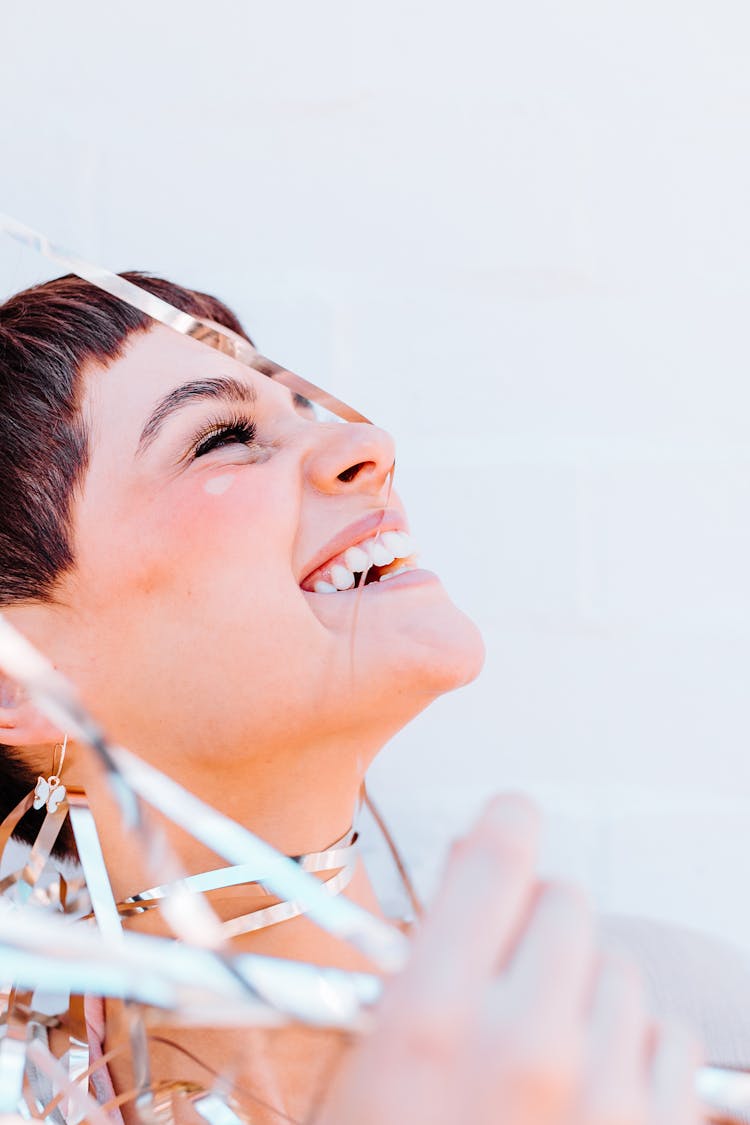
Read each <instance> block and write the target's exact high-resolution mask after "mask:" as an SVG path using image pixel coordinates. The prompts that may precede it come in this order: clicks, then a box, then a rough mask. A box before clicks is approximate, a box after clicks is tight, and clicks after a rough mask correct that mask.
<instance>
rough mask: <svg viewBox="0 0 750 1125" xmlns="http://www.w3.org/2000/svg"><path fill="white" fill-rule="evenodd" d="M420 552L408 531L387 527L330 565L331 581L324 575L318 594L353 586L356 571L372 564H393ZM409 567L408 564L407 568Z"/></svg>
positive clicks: (315, 585) (319, 581) (319, 580)
mask: <svg viewBox="0 0 750 1125" xmlns="http://www.w3.org/2000/svg"><path fill="white" fill-rule="evenodd" d="M415 553H416V546H415V544H414V542H413V540H412V539H411V538H410V537H409V536H408V535H407V534H406V532H405V531H384V532H383V534H382V535H374V536H373V537H372V538H371V539H365V540H364V541H363V542H362V543H357V545H356V546H355V547H349V548H347V550H346V551H344V552H343V554H342V555H340V556H339V557H337V559H336V561H335V562H334V563H329V565H328V567H327V576H328V579H329V580H328V581H326V580H325V579H324V578H323V577H322V576H321V577H320V578H318V579H317V580H316V582H315V584H314V586H313V589H314V590H315V593H316V594H335V593H336V591H337V590H351V588H352V587H353V586H354V583H355V581H356V579H355V577H354V576H355V574H361V573H362V572H363V571H366V570H369V568H370V567H371V566H389V565H390V564H391V563H392V562H393V560H394V559H408V558H409V556H410V555H413V554H415ZM404 569H406V568H404ZM384 577H385V575H384Z"/></svg>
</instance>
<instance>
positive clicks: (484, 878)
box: [384, 796, 539, 1032]
mask: <svg viewBox="0 0 750 1125" xmlns="http://www.w3.org/2000/svg"><path fill="white" fill-rule="evenodd" d="M538 835H539V817H538V814H537V812H536V810H535V809H534V807H533V806H532V805H531V804H530V803H529V802H528V801H527V800H526V799H524V798H521V797H515V796H513V797H499V798H496V799H495V800H493V801H492V802H491V803H490V805H489V806H488V808H487V809H486V811H485V812H484V814H483V815H482V817H481V818H480V820H479V821H478V823H477V824H476V826H475V827H474V829H473V830H472V832H471V833H470V834H469V836H468V837H466V838H465V839H464V840H463V841H462V842H461V843H460V844H459V845H457V846H456V847H455V848H454V849H453V852H452V854H451V857H450V860H449V863H448V867H447V870H446V874H445V878H444V880H443V883H442V885H441V888H440V891H439V892H438V895H437V897H436V900H435V902H434V904H433V907H432V910H431V911H430V913H429V915H428V917H427V919H426V920H425V922H424V923H423V925H422V927H421V929H420V931H419V932H418V934H417V936H416V938H415V940H414V946H413V951H412V956H411V958H410V963H409V965H408V967H407V969H406V971H405V973H404V974H403V976H402V978H401V979H400V980H399V981H397V982H396V984H397V987H395V988H394V989H392V990H390V996H391V997H393V998H396V997H397V1002H398V1004H399V1006H400V1008H401V1009H402V1011H403V1012H404V1015H405V1018H407V1019H408V1020H412V1019H413V1018H418V1019H419V1020H420V1022H421V1023H422V1024H424V1023H425V1021H427V1022H431V1024H432V1026H433V1031H435V1032H439V1029H440V1028H444V1027H446V1026H447V1027H450V1026H451V1025H453V1024H454V1023H455V1022H456V1021H457V1020H458V1021H460V1026H461V1027H463V1026H465V1023H466V1021H467V1019H470V1018H473V1016H474V1014H475V1012H476V1010H477V1007H478V1004H479V1001H480V997H481V996H482V995H483V993H484V989H485V987H486V984H487V979H488V977H490V976H494V974H495V972H496V968H497V965H498V963H499V962H502V961H503V960H505V958H506V957H507V955H508V950H509V947H510V946H511V945H512V943H513V942H514V941H515V938H516V935H517V933H518V931H519V929H520V928H521V927H522V925H523V922H524V919H525V916H526V913H527V911H528V908H529V903H530V901H531V896H532V892H533V887H534V865H535V862H536V851H537V841H538ZM394 1002H395V1000H394ZM388 1003H389V993H388V992H387V993H386V999H385V1001H384V1006H386V1007H387V1005H388Z"/></svg>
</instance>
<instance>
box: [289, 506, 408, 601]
mask: <svg viewBox="0 0 750 1125" xmlns="http://www.w3.org/2000/svg"><path fill="white" fill-rule="evenodd" d="M408 530H409V527H408V524H407V522H406V517H405V516H404V515H402V513H401V512H398V511H396V509H395V508H379V509H376V510H375V511H374V512H369V513H368V515H366V516H363V517H362V519H359V520H355V521H354V523H350V524H349V525H348V527H345V528H344V529H343V531H339V532H338V534H336V535H334V536H333V538H332V539H329V540H328V542H327V543H326V544H324V546H322V547H321V548H320V550H319V551H318V552H317V554H316V555H313V557H312V559H310V561H309V562H308V563H307V564H306V566H305V569H304V572H303V574H302V576H301V578H300V580H299V584H300V586H302V584H303V583H304V582H306V581H307V580H308V578H309V577H310V576H311V575H312V574H314V573H315V571H316V570H319V568H320V567H321V566H323V565H324V563H327V562H328V561H329V560H330V559H333V558H335V557H336V555H340V554H342V553H343V552H344V551H345V550H346V549H347V548H348V547H356V545H357V544H358V543H361V542H362V540H363V539H370V538H372V533H373V532H374V531H378V532H380V531H406V532H408ZM393 581H394V582H395V581H396V579H395V578H394V579H393Z"/></svg>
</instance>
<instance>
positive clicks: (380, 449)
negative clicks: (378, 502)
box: [305, 422, 396, 495]
mask: <svg viewBox="0 0 750 1125" xmlns="http://www.w3.org/2000/svg"><path fill="white" fill-rule="evenodd" d="M316 430H317V433H316V435H315V444H314V446H313V447H312V448H311V449H310V451H309V453H308V455H307V459H306V464H305V470H306V474H307V479H308V481H309V483H310V484H311V485H312V486H313V487H314V488H316V489H317V490H318V491H320V492H328V493H340V492H347V491H350V490H351V489H352V487H356V488H358V489H360V490H361V491H365V492H371V493H373V495H377V493H378V492H380V491H381V489H383V487H384V486H385V483H386V481H387V479H388V474H389V473H390V471H391V469H392V468H393V462H394V459H395V454H396V448H395V445H394V442H393V438H392V437H391V435H390V434H388V433H386V431H385V430H381V429H379V428H378V427H377V426H371V425H370V424H369V423H365V422H345V423H340V422H331V423H330V424H327V423H323V424H321V423H318V424H317V426H316Z"/></svg>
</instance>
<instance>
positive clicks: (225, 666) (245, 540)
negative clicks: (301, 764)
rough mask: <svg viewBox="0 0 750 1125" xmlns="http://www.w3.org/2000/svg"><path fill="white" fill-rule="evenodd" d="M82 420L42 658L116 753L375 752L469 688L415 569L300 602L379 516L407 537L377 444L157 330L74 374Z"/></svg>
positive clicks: (472, 660)
mask: <svg viewBox="0 0 750 1125" xmlns="http://www.w3.org/2000/svg"><path fill="white" fill-rule="evenodd" d="M83 409H84V414H85V417H86V419H87V423H88V425H89V428H90V433H91V441H90V444H91V460H90V466H89V469H88V472H87V476H86V480H85V483H84V485H83V488H82V489H81V492H80V494H79V495H78V497H77V498H76V500H75V501H74V506H73V513H72V518H73V537H74V548H75V553H76V560H77V561H76V569H75V572H74V573H73V574H71V575H70V576H69V577H68V578H67V579H66V580H65V582H64V585H63V588H62V590H61V598H60V603H61V604H60V608H58V609H56V610H55V611H54V612H55V614H56V616H57V621H56V626H57V632H58V636H62V637H64V642H63V643H62V645H61V647H60V648H59V650H56V652H55V656H56V658H57V660H58V663H59V665H60V666H61V667H62V668H63V670H65V671H67V672H68V673H69V674H70V675H72V676H73V677H74V679H75V680H76V682H77V683H78V684H79V686H80V688H81V690H82V692H83V695H84V698H85V699H86V701H87V702H88V703H89V705H90V706H91V707H92V709H93V710H94V711H95V713H96V714H97V715H98V716H99V717H100V718H101V719H102V720H103V721H104V722H105V724H106V725H107V726H108V728H109V730H110V733H111V734H112V735H113V736H114V737H116V738H118V739H120V740H122V741H123V742H126V743H128V744H130V745H131V746H133V747H134V748H136V749H137V748H138V747H139V746H142V745H143V744H144V743H145V744H146V745H148V744H150V743H151V742H152V740H153V739H154V738H157V739H158V740H159V742H160V744H162V745H164V746H165V748H167V749H168V747H170V746H172V747H175V749H176V748H177V747H180V746H181V747H183V749H184V747H185V746H189V745H190V744H191V742H192V743H199V744H200V745H201V747H202V748H203V752H205V746H206V744H210V745H214V744H216V745H220V744H225V746H227V747H229V746H233V747H234V748H235V749H236V747H237V746H238V745H246V746H247V747H248V751H249V752H252V751H253V749H254V748H256V749H258V751H259V752H262V751H263V749H264V748H266V747H269V746H272V745H274V744H275V743H277V742H279V741H280V740H283V742H284V743H286V744H289V745H290V746H293V745H300V744H304V743H306V742H309V741H311V740H319V739H320V738H325V737H326V736H328V735H333V734H334V733H336V734H341V733H345V732H350V733H351V734H352V736H355V737H356V736H357V734H358V732H361V731H363V730H371V731H374V732H376V733H377V734H380V733H382V734H383V736H384V737H388V735H389V734H390V733H392V732H393V730H395V729H398V727H399V726H401V725H402V724H403V722H405V721H407V720H408V719H409V718H410V717H411V716H412V715H413V714H415V713H416V712H417V711H419V710H420V709H421V708H422V707H424V706H425V705H426V704H427V703H428V702H429V701H430V699H432V698H434V696H436V695H437V694H439V693H440V692H443V691H445V690H448V689H450V688H453V687H456V686H458V685H460V684H462V683H464V682H466V681H467V680H469V679H471V678H472V677H473V676H474V675H475V674H476V673H477V671H478V670H479V667H480V665H481V660H482V647H481V642H480V640H479V637H478V634H477V632H476V630H475V628H474V626H473V625H471V623H470V622H468V620H467V619H466V618H465V617H464V615H463V614H462V613H460V612H459V611H458V610H457V609H456V608H455V607H454V606H453V604H452V603H451V601H450V600H449V598H448V597H447V595H446V593H445V591H444V590H443V587H442V585H441V584H440V582H439V580H438V579H437V578H436V577H435V576H434V575H433V574H431V573H430V572H428V571H425V570H419V569H412V570H411V571H409V572H407V573H404V574H403V575H401V576H398V577H395V578H392V579H390V580H389V581H385V582H371V583H370V584H368V585H366V586H365V587H364V588H363V589H349V590H343V591H337V592H335V593H332V592H316V590H315V589H314V588H312V587H314V585H315V583H316V582H321V581H325V582H327V583H328V585H329V586H333V585H334V584H335V581H336V580H338V582H339V584H343V579H342V572H341V571H340V570H337V571H334V572H333V574H332V571H331V567H330V565H327V564H329V563H330V560H331V558H335V559H336V560H338V564H339V565H341V564H342V561H343V563H344V565H345V563H346V559H344V560H342V555H344V553H345V551H346V549H347V548H350V547H352V546H354V545H356V544H357V543H361V542H363V541H368V540H369V541H371V540H372V539H373V536H374V535H375V534H376V532H377V531H378V528H379V527H380V525H381V516H382V513H383V511H384V510H385V513H386V514H385V518H384V519H383V521H382V528H383V530H385V529H392V530H399V529H405V528H406V526H407V525H406V520H405V517H404V513H403V509H402V507H401V504H400V501H399V500H398V498H397V497H396V496H395V494H390V495H389V470H390V469H391V466H392V464H393V459H394V449H393V443H392V441H391V439H390V438H389V437H388V435H387V434H385V433H384V432H383V431H381V430H379V429H377V428H375V427H374V426H369V425H360V424H350V423H321V422H318V421H316V420H315V419H314V418H313V417H312V414H311V412H310V411H309V410H305V409H303V408H300V407H299V406H297V405H296V404H295V402H294V400H293V398H292V396H291V395H290V393H289V392H288V391H287V390H286V389H285V388H284V387H282V386H280V385H279V384H277V383H274V382H273V381H272V380H270V379H268V378H267V377H266V376H263V375H261V374H258V373H256V372H254V371H251V370H249V369H246V368H244V367H243V366H241V365H239V364H237V363H235V362H233V361H231V360H228V359H227V358H226V357H224V356H222V355H221V354H219V353H218V352H214V351H212V350H210V349H209V348H206V347H204V346H202V345H200V344H197V343H196V342H195V341H192V340H189V339H186V338H184V337H181V336H180V335H178V334H177V333H175V332H173V331H171V330H169V329H167V328H162V327H156V328H154V329H153V330H152V331H150V332H149V333H147V334H145V335H138V336H135V337H133V338H132V340H131V342H130V344H129V346H128V348H127V350H126V352H125V354H124V356H123V357H122V358H121V359H119V360H118V361H116V362H114V363H112V364H111V365H110V366H108V367H107V368H106V369H102V368H97V369H96V370H92V371H90V372H88V373H86V377H85V401H84V404H83ZM386 538H387V537H386ZM389 541H390V542H391V545H392V546H393V545H395V546H398V544H399V540H398V539H396V540H389ZM404 549H405V548H404ZM347 558H348V560H349V561H350V562H351V561H352V560H354V562H355V563H356V562H357V561H358V560H359V561H361V559H360V556H359V555H357V554H356V553H355V554H354V555H351V554H350V555H349V556H347ZM321 567H322V571H321V570H320V568H321ZM316 572H317V573H316ZM318 589H319V590H323V589H324V587H323V586H319V587H318ZM60 630H61V631H60Z"/></svg>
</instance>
